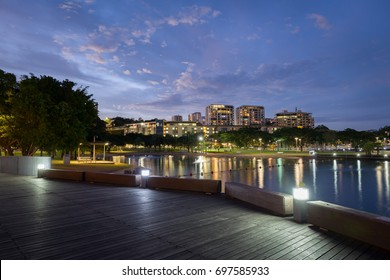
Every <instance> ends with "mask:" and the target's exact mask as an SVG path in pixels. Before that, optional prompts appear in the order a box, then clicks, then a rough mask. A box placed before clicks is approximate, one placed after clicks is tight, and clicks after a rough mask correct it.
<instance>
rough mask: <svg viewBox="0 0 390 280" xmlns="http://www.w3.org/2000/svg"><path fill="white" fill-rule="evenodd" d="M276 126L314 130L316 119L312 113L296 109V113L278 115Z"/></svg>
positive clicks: (285, 112)
mask: <svg viewBox="0 0 390 280" xmlns="http://www.w3.org/2000/svg"><path fill="white" fill-rule="evenodd" d="M275 119H276V125H277V126H278V127H298V128H314V118H313V116H312V114H311V113H306V112H302V111H301V110H298V109H295V112H288V111H287V110H285V111H283V112H281V113H277V114H276V117H275Z"/></svg>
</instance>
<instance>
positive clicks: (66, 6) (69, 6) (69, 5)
mask: <svg viewBox="0 0 390 280" xmlns="http://www.w3.org/2000/svg"><path fill="white" fill-rule="evenodd" d="M58 7H59V8H60V9H62V10H65V11H67V12H72V13H77V10H78V9H80V8H81V5H80V4H79V3H77V2H75V1H65V2H63V3H61V4H59V5H58Z"/></svg>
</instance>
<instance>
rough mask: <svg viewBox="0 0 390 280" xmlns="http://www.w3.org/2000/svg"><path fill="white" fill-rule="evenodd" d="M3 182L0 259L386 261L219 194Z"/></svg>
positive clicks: (355, 244) (384, 254)
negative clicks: (333, 259)
mask: <svg viewBox="0 0 390 280" xmlns="http://www.w3.org/2000/svg"><path fill="white" fill-rule="evenodd" d="M10 178H11V177H10V176H9V175H7V176H5V177H4V176H2V175H1V174H0V204H1V205H2V207H1V208H0V214H1V215H0V258H1V259H24V258H26V259H253V258H254V259H264V258H269V259H320V258H322V259H332V258H335V259H389V258H390V252H388V251H383V250H380V249H378V248H376V247H373V246H371V245H368V244H365V243H362V242H360V241H355V240H353V239H351V238H347V237H343V236H341V235H338V234H335V233H332V232H327V231H323V230H318V229H316V228H313V227H308V226H307V225H304V224H299V223H296V222H294V221H293V219H292V218H291V217H289V218H285V217H280V216H274V215H270V214H269V213H267V212H264V211H262V210H261V209H259V208H256V207H253V206H250V205H248V204H246V203H242V202H238V201H232V200H229V199H226V198H225V197H224V196H223V195H213V196H208V195H204V194H198V193H188V192H174V191H155V190H151V189H144V188H123V187H112V186H110V187H107V186H104V185H98V184H88V183H78V182H77V183H76V182H68V181H52V180H45V179H37V178H32V177H14V176H13V177H12V180H11V179H10ZM3 179H4V180H3Z"/></svg>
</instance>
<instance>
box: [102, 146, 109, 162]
mask: <svg viewBox="0 0 390 280" xmlns="http://www.w3.org/2000/svg"><path fill="white" fill-rule="evenodd" d="M108 144H109V143H105V144H104V146H103V160H104V161H105V160H106V146H107V145H108Z"/></svg>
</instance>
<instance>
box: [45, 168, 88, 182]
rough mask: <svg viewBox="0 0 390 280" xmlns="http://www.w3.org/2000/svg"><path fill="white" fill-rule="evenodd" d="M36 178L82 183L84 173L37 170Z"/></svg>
mask: <svg viewBox="0 0 390 280" xmlns="http://www.w3.org/2000/svg"><path fill="white" fill-rule="evenodd" d="M38 178H47V179H60V180H71V181H79V182H81V181H84V172H83V171H76V170H62V169H40V170H38Z"/></svg>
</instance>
